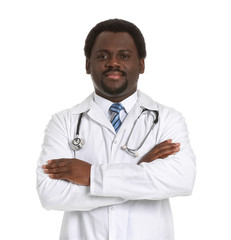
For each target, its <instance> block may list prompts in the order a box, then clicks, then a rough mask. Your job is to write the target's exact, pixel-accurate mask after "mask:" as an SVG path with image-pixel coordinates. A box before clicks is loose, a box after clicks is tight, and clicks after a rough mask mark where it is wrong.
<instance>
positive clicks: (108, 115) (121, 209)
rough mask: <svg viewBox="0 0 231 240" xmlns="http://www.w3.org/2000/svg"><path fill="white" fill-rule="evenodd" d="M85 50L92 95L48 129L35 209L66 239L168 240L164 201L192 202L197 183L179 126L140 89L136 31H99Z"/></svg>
mask: <svg viewBox="0 0 231 240" xmlns="http://www.w3.org/2000/svg"><path fill="white" fill-rule="evenodd" d="M84 50H85V55H86V71H87V73H88V74H90V75H91V77H92V81H93V84H94V89H95V92H94V93H93V94H91V95H90V96H89V97H88V98H87V99H86V100H84V101H83V102H82V103H80V104H79V105H76V106H74V107H73V108H71V109H68V110H65V111H62V112H60V113H58V114H56V115H54V116H53V118H52V119H51V121H50V123H49V124H48V126H47V129H46V134H45V139H44V143H43V149H42V153H41V156H40V159H39V162H38V169H37V173H38V184H37V189H38V193H39V196H40V199H41V203H42V205H43V206H44V207H45V208H46V209H56V210H62V211H64V218H63V224H62V230H61V236H60V239H62V240H63V239H69V240H70V239H71V240H74V239H76V240H77V239H78V240H83V239H84V240H85V239H86V240H107V239H116V240H172V239H174V236H173V223H172V216H171V209H170V204H169V200H168V198H170V197H174V196H182V195H190V194H191V192H192V188H193V184H194V178H195V159H194V155H193V153H192V150H191V148H190V145H189V140H188V133H187V129H186V126H185V123H184V120H183V118H182V116H181V114H180V113H178V112H176V111H174V110H173V109H170V108H167V107H164V106H162V105H160V104H158V103H156V102H154V101H153V100H152V99H151V98H150V97H148V96H146V95H145V94H144V93H142V92H140V91H138V90H137V83H138V78H139V74H142V73H143V72H144V59H145V57H146V49H145V42H144V38H143V35H142V33H141V32H140V30H139V29H138V28H137V27H136V26H135V25H134V24H132V23H130V22H127V21H124V20H118V19H112V20H108V21H104V22H101V23H99V24H97V25H96V26H95V27H94V28H93V29H92V30H91V31H90V32H89V34H88V37H87V39H86V42H85V48H84ZM80 116H81V117H80ZM77 124H78V125H79V126H78V127H77ZM153 126H154V128H153V129H152V127H153ZM77 129H78V130H77ZM76 131H77V132H78V135H79V136H77V137H76ZM78 137H79V138H83V139H84V142H83V140H81V141H82V142H81V143H82V144H83V147H82V148H81V147H79V145H78V147H77V148H80V149H79V150H73V149H72V147H71V146H72V145H73V143H72V140H73V138H78ZM78 141H79V139H76V142H78ZM124 145H126V146H124ZM132 149H133V150H132Z"/></svg>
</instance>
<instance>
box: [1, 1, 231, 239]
mask: <svg viewBox="0 0 231 240" xmlns="http://www.w3.org/2000/svg"><path fill="white" fill-rule="evenodd" d="M115 17H117V18H123V19H126V20H129V21H132V22H134V23H135V24H136V25H137V26H138V27H139V28H140V29H141V31H142V32H143V34H144V37H145V39H146V44H147V52H148V56H147V59H146V72H145V74H144V75H142V76H141V78H140V81H139V88H140V89H141V90H142V91H144V92H146V93H147V94H149V95H151V96H152V97H153V99H155V100H156V101H158V102H160V103H162V104H165V105H168V106H171V107H174V108H175V109H177V110H179V111H180V112H182V113H183V115H184V116H185V118H186V122H187V125H188V128H189V132H190V139H191V144H192V147H193V149H194V152H195V154H196V156H197V169H198V170H197V179H196V183H195V189H194V192H193V195H192V196H190V197H177V198H174V199H172V209H173V216H174V222H175V236H176V240H186V239H187V240H195V239H198V240H204V239H206V240H207V239H210V240H212V239H214V240H215V239H216V240H217V239H222V240H226V239H231V230H230V215H231V207H230V204H231V196H230V189H231V187H230V185H231V174H230V172H231V163H230V162H231V159H230V148H231V147H230V133H231V131H230V129H231V128H230V124H231V114H230V103H231V98H230V85H229V82H230V80H231V7H230V1H224V0H219V1H214V0H210V1H205V0H194V1H186V0H184V1H183V0H182V1H180V0H176V1H173V0H172V1H167V0H166V1H165V0H163V1H140V0H139V1H138V0H132V1H129V0H126V1H125V0H123V1H121V0H117V1H89V0H85V1H81V2H80V1H77V0H76V1H73V0H72V1H69V0H66V1H64V0H62V1H61V0H56V1H52V0H46V1H44V0H40V1H33V0H30V1H29V0H27V1H26V0H20V1H16V0H15V1H13V0H5V1H4V0H3V1H1V2H0V80H1V81H0V84H1V87H0V91H1V94H0V98H1V99H0V107H1V118H0V119H1V125H0V126H1V129H0V141H1V143H0V144H1V145H0V149H1V164H0V184H1V186H0V191H1V197H0V201H1V205H0V206H1V214H0V216H1V233H0V235H1V236H0V238H1V239H4V240H6V239H33V240H36V239H58V236H59V231H60V224H61V219H62V212H56V211H46V210H44V209H43V208H42V207H41V205H40V202H39V199H38V196H37V192H36V180H35V179H36V174H35V169H36V162H37V159H38V156H39V153H40V150H41V144H42V141H43V132H44V129H45V127H46V124H47V122H48V121H49V119H50V117H51V115H52V114H54V113H56V112H58V111H60V110H62V109H65V108H68V107H71V106H73V105H75V104H76V103H79V102H80V101H82V100H83V99H84V98H85V97H87V96H88V95H89V94H90V93H91V92H92V90H93V88H92V82H91V79H90V77H89V76H88V75H86V74H85V69H84V67H85V58H84V54H83V46H84V41H85V37H86V35H87V33H88V32H89V30H90V29H91V28H92V27H93V26H94V25H95V24H96V23H98V22H99V21H102V20H106V19H109V18H115ZM3 236H4V237H3Z"/></svg>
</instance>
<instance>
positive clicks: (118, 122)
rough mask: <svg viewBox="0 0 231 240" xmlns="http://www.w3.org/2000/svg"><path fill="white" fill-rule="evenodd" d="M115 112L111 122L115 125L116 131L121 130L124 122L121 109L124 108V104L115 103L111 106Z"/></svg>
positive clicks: (111, 109)
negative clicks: (121, 117) (121, 118)
mask: <svg viewBox="0 0 231 240" xmlns="http://www.w3.org/2000/svg"><path fill="white" fill-rule="evenodd" d="M109 109H110V111H112V112H113V113H114V114H113V115H112V119H111V124H112V125H113V127H114V129H115V131H116V133H117V132H118V131H119V128H120V126H121V124H122V122H121V120H120V111H121V110H122V109H124V107H123V105H122V104H120V103H113V104H112V105H111V107H110V108H109Z"/></svg>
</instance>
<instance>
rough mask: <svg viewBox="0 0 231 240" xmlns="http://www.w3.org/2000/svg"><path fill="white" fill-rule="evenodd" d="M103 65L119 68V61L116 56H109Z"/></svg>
mask: <svg viewBox="0 0 231 240" xmlns="http://www.w3.org/2000/svg"><path fill="white" fill-rule="evenodd" d="M105 67H106V68H109V67H117V68H120V61H119V59H118V58H117V57H116V56H111V57H110V58H109V59H108V61H107V62H106V63H105Z"/></svg>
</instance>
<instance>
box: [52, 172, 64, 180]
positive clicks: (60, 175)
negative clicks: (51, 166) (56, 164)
mask: <svg viewBox="0 0 231 240" xmlns="http://www.w3.org/2000/svg"><path fill="white" fill-rule="evenodd" d="M49 177H50V178H51V179H63V180H66V177H65V174H64V173H55V174H54V173H53V174H49Z"/></svg>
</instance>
